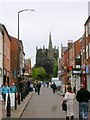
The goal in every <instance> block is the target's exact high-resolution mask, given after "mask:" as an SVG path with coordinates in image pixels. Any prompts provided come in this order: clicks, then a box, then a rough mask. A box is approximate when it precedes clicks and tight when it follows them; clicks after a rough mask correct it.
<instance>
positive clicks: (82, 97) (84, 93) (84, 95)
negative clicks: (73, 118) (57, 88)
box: [76, 84, 90, 120]
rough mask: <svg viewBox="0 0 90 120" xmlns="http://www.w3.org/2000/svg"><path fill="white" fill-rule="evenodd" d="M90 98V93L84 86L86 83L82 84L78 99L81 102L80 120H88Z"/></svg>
mask: <svg viewBox="0 0 90 120" xmlns="http://www.w3.org/2000/svg"><path fill="white" fill-rule="evenodd" d="M89 99H90V93H89V91H88V90H86V89H85V88H84V85H83V84H81V85H80V90H79V91H78V92H77V95H76V100H77V101H78V102H79V120H83V113H84V119H85V120H88V101H89Z"/></svg>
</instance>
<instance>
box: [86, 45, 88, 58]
mask: <svg viewBox="0 0 90 120" xmlns="http://www.w3.org/2000/svg"><path fill="white" fill-rule="evenodd" d="M86 59H88V45H87V46H86Z"/></svg>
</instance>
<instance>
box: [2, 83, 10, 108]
mask: <svg viewBox="0 0 90 120" xmlns="http://www.w3.org/2000/svg"><path fill="white" fill-rule="evenodd" d="M2 93H3V98H4V103H5V110H6V107H7V99H8V94H10V88H9V86H8V84H7V83H5V86H3V87H2Z"/></svg>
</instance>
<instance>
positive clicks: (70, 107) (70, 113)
mask: <svg viewBox="0 0 90 120" xmlns="http://www.w3.org/2000/svg"><path fill="white" fill-rule="evenodd" d="M64 99H65V100H66V104H67V111H66V120H69V118H70V117H71V120H73V119H74V100H75V93H74V92H72V87H71V86H68V87H67V92H66V93H65V97H64Z"/></svg>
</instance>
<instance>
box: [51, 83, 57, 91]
mask: <svg viewBox="0 0 90 120" xmlns="http://www.w3.org/2000/svg"><path fill="white" fill-rule="evenodd" d="M51 88H52V90H53V93H55V91H56V88H57V86H56V84H55V82H53V83H52V85H51Z"/></svg>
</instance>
